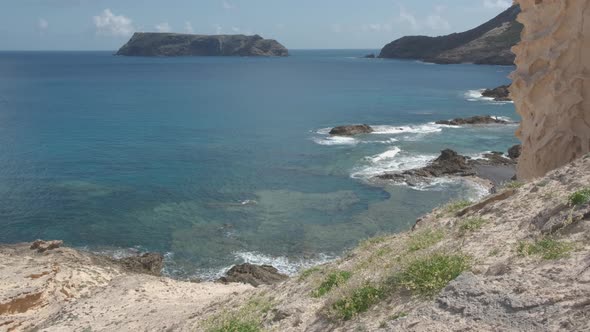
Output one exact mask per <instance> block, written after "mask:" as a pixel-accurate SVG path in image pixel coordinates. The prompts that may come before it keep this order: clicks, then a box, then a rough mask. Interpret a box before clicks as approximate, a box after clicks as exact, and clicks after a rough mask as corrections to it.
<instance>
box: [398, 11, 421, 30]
mask: <svg viewBox="0 0 590 332" xmlns="http://www.w3.org/2000/svg"><path fill="white" fill-rule="evenodd" d="M398 21H399V22H400V23H405V24H408V25H409V26H410V27H411V28H412V29H413V30H419V29H420V24H419V23H418V19H416V16H414V15H412V14H411V13H409V12H408V11H407V10H406V8H405V7H404V6H400V7H399V17H398Z"/></svg>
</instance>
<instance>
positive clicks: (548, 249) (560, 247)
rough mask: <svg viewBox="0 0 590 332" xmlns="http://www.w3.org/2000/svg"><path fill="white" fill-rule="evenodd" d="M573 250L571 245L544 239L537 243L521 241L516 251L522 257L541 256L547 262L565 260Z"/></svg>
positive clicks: (549, 238)
mask: <svg viewBox="0 0 590 332" xmlns="http://www.w3.org/2000/svg"><path fill="white" fill-rule="evenodd" d="M572 250H573V246H572V245H571V243H568V242H563V241H557V240H555V239H553V238H551V237H544V238H542V239H540V240H537V241H535V242H528V241H521V242H519V243H518V247H517V249H516V251H517V252H518V254H519V255H521V256H531V255H534V256H541V257H542V258H543V259H546V260H552V259H560V258H565V257H567V256H568V255H569V252H570V251H572Z"/></svg>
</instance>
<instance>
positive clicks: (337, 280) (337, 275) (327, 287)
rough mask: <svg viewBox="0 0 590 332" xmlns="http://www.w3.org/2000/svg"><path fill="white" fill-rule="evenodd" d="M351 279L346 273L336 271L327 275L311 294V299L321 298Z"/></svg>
mask: <svg viewBox="0 0 590 332" xmlns="http://www.w3.org/2000/svg"><path fill="white" fill-rule="evenodd" d="M350 277H352V273H350V272H348V271H336V272H332V273H330V274H328V276H327V277H326V279H324V281H323V282H322V283H321V284H320V286H319V287H318V289H316V290H315V291H313V292H312V294H311V295H312V296H313V297H322V296H324V295H326V294H327V293H329V292H330V291H331V290H332V289H333V288H335V287H338V286H341V285H343V284H345V283H346V282H347V281H348V279H350Z"/></svg>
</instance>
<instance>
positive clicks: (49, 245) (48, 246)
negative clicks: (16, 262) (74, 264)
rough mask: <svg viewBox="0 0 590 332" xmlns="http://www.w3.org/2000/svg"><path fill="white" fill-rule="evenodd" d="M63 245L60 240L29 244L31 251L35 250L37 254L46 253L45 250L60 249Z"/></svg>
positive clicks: (38, 241)
mask: <svg viewBox="0 0 590 332" xmlns="http://www.w3.org/2000/svg"><path fill="white" fill-rule="evenodd" d="M63 244H64V242H63V241H61V240H54V241H43V240H37V241H35V242H33V244H31V249H33V250H37V252H39V253H42V252H46V251H47V250H53V249H57V248H59V247H61V246H62V245H63Z"/></svg>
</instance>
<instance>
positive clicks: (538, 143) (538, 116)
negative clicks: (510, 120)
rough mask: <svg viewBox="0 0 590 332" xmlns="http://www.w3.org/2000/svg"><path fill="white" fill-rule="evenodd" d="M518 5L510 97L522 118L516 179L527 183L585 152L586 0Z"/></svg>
mask: <svg viewBox="0 0 590 332" xmlns="http://www.w3.org/2000/svg"><path fill="white" fill-rule="evenodd" d="M519 2H520V4H521V7H522V13H521V14H520V15H519V17H518V19H519V21H520V22H522V23H523V24H524V26H525V29H524V32H523V34H522V42H521V43H520V44H519V45H517V46H516V47H514V49H513V50H514V52H515V53H516V64H517V69H516V71H515V72H514V73H513V74H512V80H513V85H512V87H511V94H512V97H513V99H514V102H515V105H516V110H517V112H518V113H519V114H520V116H521V117H522V122H521V125H520V128H519V129H518V131H517V136H518V137H519V138H520V139H521V141H522V143H523V148H522V156H521V158H520V162H519V165H518V176H519V177H520V178H523V179H531V178H534V177H539V176H543V175H544V174H545V173H546V172H548V171H550V170H552V169H555V168H557V167H560V166H562V165H564V164H567V163H568V162H570V161H572V160H574V159H576V158H578V157H580V156H582V155H584V154H585V153H587V152H589V151H590V1H588V0H575V1H569V0H545V1H539V0H520V1H519Z"/></svg>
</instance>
